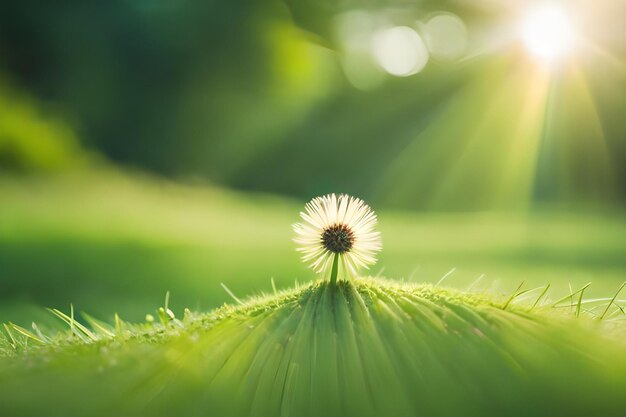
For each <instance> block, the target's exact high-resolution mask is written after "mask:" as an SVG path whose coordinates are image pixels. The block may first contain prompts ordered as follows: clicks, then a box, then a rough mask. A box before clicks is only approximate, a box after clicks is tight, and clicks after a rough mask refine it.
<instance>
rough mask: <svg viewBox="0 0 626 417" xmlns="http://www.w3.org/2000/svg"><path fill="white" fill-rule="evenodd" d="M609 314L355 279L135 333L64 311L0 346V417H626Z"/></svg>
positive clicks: (621, 366) (166, 317) (622, 351)
mask: <svg viewBox="0 0 626 417" xmlns="http://www.w3.org/2000/svg"><path fill="white" fill-rule="evenodd" d="M515 294H518V292H515V293H514V295H515ZM539 296H540V293H538V294H536V297H539ZM603 305H609V304H608V303H607V302H606V301H605V302H604V303H603ZM612 307H613V309H612V314H611V316H612V318H609V317H607V318H605V319H603V320H599V319H598V318H597V315H592V314H589V313H586V312H583V313H582V314H581V315H579V316H578V318H576V314H574V313H572V312H568V313H563V312H562V311H561V310H558V309H555V308H553V305H552V304H551V303H548V302H546V301H545V299H541V300H540V302H539V303H537V305H536V306H535V307H534V308H532V304H531V303H520V302H519V301H518V297H493V296H487V295H478V294H470V293H462V292H458V291H455V290H449V289H441V288H438V287H434V286H432V285H416V284H400V283H397V282H393V281H387V280H380V279H355V280H354V281H351V282H347V281H340V282H339V286H338V287H331V286H329V285H328V284H327V282H324V281H321V282H313V283H310V284H306V285H301V286H299V287H297V288H295V289H293V290H288V291H281V292H278V293H275V294H271V295H262V296H258V297H253V298H251V299H248V300H245V301H243V302H241V303H236V305H234V306H233V305H227V306H224V307H222V308H219V309H217V310H214V311H212V312H210V313H205V314H201V313H192V312H191V311H188V310H186V311H185V313H184V315H183V316H182V317H180V318H176V317H175V315H174V313H173V312H171V311H170V310H169V306H168V305H167V301H166V305H165V306H164V307H163V308H161V309H160V310H159V312H157V314H156V315H155V318H153V319H152V320H150V321H147V322H145V323H142V324H134V325H133V324H130V323H127V322H123V321H120V320H116V321H115V322H113V323H112V324H111V325H109V324H103V323H101V322H98V321H94V320H93V319H91V318H88V321H89V322H90V323H91V327H90V328H86V327H83V326H82V325H80V324H78V322H77V317H74V315H73V314H71V313H70V315H66V314H63V313H61V312H58V311H57V312H54V314H55V315H56V316H57V317H60V318H61V319H62V321H64V322H65V325H66V326H68V327H69V328H70V329H69V330H68V331H64V332H61V333H52V334H46V333H45V332H39V331H36V330H33V331H31V330H26V329H19V328H16V327H13V328H12V329H11V330H9V334H10V335H11V336H10V337H6V340H4V341H2V342H0V352H3V354H0V414H2V415H11V416H22V415H48V416H56V415H59V416H61V415H70V414H71V415H90V416H100V415H102V416H110V415H137V416H143V415H145V416H168V415H184V416H196V415H198V416H200V415H202V416H207V415H220V416H244V415H245V416H273V415H282V416H389V415H394V416H408V415H428V416H458V415H463V416H502V415H506V416H527V415H533V416H560V415H562V416H590V415H603V416H613V415H615V416H617V415H620V414H619V413H620V412H621V411H622V410H623V409H624V406H626V399H625V398H624V396H623V386H624V384H626V344H624V339H623V336H624V334H626V333H625V332H624V331H625V330H626V327H625V321H624V319H623V314H620V312H619V310H618V309H615V306H612ZM530 310H532V311H530ZM599 310H602V306H599ZM614 310H615V311H617V314H613V311H614Z"/></svg>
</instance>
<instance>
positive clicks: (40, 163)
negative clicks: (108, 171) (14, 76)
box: [0, 82, 93, 173]
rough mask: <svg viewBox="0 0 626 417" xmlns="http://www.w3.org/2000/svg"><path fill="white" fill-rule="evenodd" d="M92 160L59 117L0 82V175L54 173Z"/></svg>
mask: <svg viewBox="0 0 626 417" xmlns="http://www.w3.org/2000/svg"><path fill="white" fill-rule="evenodd" d="M92 159H93V156H91V155H89V154H87V153H86V152H85V151H84V150H83V149H82V148H81V147H80V143H79V141H78V138H77V137H76V134H75V133H74V131H73V130H72V128H71V127H70V126H69V125H68V124H67V123H65V122H64V121H63V119H62V118H61V117H59V116H58V115H54V114H53V113H51V112H50V111H49V110H47V109H44V108H43V107H42V105H41V103H39V102H37V100H35V99H33V98H31V97H27V96H25V95H23V94H20V93H18V92H16V91H14V90H13V89H12V88H10V87H9V86H7V85H6V84H4V83H1V82H0V172H11V173H16V172H53V171H60V170H66V169H70V168H77V167H80V166H85V165H87V164H88V163H89V162H90V161H91V160H92Z"/></svg>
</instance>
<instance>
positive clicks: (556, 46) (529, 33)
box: [521, 5, 575, 62]
mask: <svg viewBox="0 0 626 417" xmlns="http://www.w3.org/2000/svg"><path fill="white" fill-rule="evenodd" d="M521 37H522V40H523V42H524V45H525V46H526V48H527V49H528V51H529V52H530V53H531V54H532V55H534V56H535V57H537V58H539V59H541V60H544V61H548V62H553V61H555V60H557V59H559V58H561V57H563V56H564V55H566V54H567V53H568V52H570V51H571V49H572V46H573V42H574V38H575V33H574V28H573V26H572V22H571V20H570V18H569V16H568V15H567V14H566V13H565V11H564V10H563V9H561V8H559V7H557V6H555V5H543V6H540V7H538V8H536V9H533V10H532V11H531V12H530V13H528V15H527V16H526V18H525V19H524V20H523V22H522V25H521Z"/></svg>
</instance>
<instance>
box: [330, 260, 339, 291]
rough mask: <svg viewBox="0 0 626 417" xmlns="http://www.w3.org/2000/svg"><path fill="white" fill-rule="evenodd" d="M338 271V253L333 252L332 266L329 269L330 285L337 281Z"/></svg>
mask: <svg viewBox="0 0 626 417" xmlns="http://www.w3.org/2000/svg"><path fill="white" fill-rule="evenodd" d="M338 271H339V254H338V253H336V254H335V259H334V260H333V268H332V270H331V271H330V285H335V284H336V283H337V272H338Z"/></svg>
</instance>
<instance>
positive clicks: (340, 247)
mask: <svg viewBox="0 0 626 417" xmlns="http://www.w3.org/2000/svg"><path fill="white" fill-rule="evenodd" d="M322 244H323V245H324V247H325V248H326V249H328V250H329V251H331V252H333V253H344V252H347V251H349V250H350V249H352V245H353V244H354V232H352V230H350V229H349V228H348V226H346V225H345V224H334V225H332V226H329V227H327V228H326V229H324V232H323V233H322Z"/></svg>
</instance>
